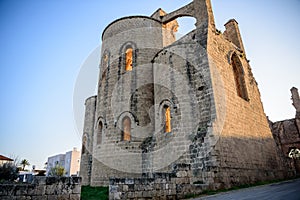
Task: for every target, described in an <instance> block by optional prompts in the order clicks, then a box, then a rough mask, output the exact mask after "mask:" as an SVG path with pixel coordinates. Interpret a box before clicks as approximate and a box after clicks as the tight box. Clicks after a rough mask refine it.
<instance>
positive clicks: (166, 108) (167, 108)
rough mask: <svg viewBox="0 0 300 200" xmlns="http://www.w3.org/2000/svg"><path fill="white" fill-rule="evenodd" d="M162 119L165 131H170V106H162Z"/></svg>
mask: <svg viewBox="0 0 300 200" xmlns="http://www.w3.org/2000/svg"><path fill="white" fill-rule="evenodd" d="M163 110H164V119H165V133H170V132H172V129H171V109H170V106H167V105H165V106H164V109H163Z"/></svg>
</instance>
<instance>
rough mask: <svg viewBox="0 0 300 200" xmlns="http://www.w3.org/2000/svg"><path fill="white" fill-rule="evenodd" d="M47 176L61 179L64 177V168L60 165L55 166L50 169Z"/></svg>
mask: <svg viewBox="0 0 300 200" xmlns="http://www.w3.org/2000/svg"><path fill="white" fill-rule="evenodd" d="M48 175H49V176H54V177H62V176H64V175H65V168H64V167H63V166H61V165H56V166H55V167H52V168H51V169H50V171H49V174H48Z"/></svg>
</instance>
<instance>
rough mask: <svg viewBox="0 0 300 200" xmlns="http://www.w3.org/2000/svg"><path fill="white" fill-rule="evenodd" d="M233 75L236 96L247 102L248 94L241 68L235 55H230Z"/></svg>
mask: <svg viewBox="0 0 300 200" xmlns="http://www.w3.org/2000/svg"><path fill="white" fill-rule="evenodd" d="M231 63H232V68H233V74H234V79H235V87H236V91H237V95H238V96H239V97H241V98H243V99H245V100H248V93H247V88H246V83H245V78H244V72H243V66H242V63H241V61H240V60H239V58H238V56H237V55H236V54H233V55H232V58H231Z"/></svg>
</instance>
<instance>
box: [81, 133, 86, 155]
mask: <svg viewBox="0 0 300 200" xmlns="http://www.w3.org/2000/svg"><path fill="white" fill-rule="evenodd" d="M86 141H87V137H86V135H85V136H83V139H82V148H81V154H84V153H85V152H86V145H87V142H86Z"/></svg>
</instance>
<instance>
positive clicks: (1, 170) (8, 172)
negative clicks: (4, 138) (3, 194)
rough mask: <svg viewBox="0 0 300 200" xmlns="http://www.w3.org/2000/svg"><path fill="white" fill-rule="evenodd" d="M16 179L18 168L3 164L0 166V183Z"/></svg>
mask: <svg viewBox="0 0 300 200" xmlns="http://www.w3.org/2000/svg"><path fill="white" fill-rule="evenodd" d="M17 178H18V168H17V167H16V166H15V165H13V164H11V163H4V164H3V165H2V166H0V182H1V181H14V180H16V179H17Z"/></svg>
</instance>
